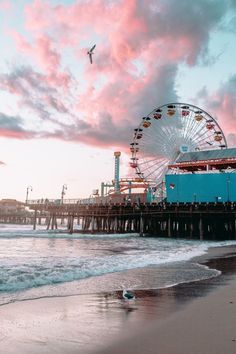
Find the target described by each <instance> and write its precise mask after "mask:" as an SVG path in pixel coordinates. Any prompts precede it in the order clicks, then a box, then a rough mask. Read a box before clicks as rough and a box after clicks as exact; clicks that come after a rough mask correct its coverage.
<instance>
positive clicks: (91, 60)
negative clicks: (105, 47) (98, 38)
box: [87, 44, 96, 64]
mask: <svg viewBox="0 0 236 354" xmlns="http://www.w3.org/2000/svg"><path fill="white" fill-rule="evenodd" d="M95 47H96V44H94V45H93V46H92V48H90V49H89V51H88V52H87V54H88V55H89V59H90V63H91V64H92V63H93V59H92V55H93V54H94V53H93V51H94V49H95Z"/></svg>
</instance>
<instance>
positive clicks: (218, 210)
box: [27, 199, 236, 239]
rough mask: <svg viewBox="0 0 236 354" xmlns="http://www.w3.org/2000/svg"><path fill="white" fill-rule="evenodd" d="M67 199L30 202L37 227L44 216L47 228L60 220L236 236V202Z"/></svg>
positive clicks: (83, 227) (111, 228)
mask: <svg viewBox="0 0 236 354" xmlns="http://www.w3.org/2000/svg"><path fill="white" fill-rule="evenodd" d="M78 201H79V200H75V199H72V200H71V199H68V200H65V201H63V204H61V203H56V202H55V200H51V201H50V200H48V201H47V202H42V201H40V202H35V201H34V202H33V203H31V201H29V202H28V204H27V206H28V207H29V209H30V210H32V211H34V228H36V224H37V222H39V220H40V222H41V220H42V219H44V222H45V224H46V227H47V229H57V228H60V227H59V221H60V220H61V224H62V221H63V222H65V221H66V223H67V229H68V232H70V233H73V232H74V224H75V222H77V224H79V225H80V228H79V230H80V232H87V233H127V232H135V233H137V232H138V233H139V234H140V235H155V236H160V237H161V236H167V237H186V238H198V239H199V238H200V239H236V203H151V204H148V203H130V202H128V201H127V202H125V203H111V202H108V201H107V200H106V203H104V204H103V203H99V204H95V203H94V204H90V203H80V202H78Z"/></svg>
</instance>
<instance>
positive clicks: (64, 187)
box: [61, 184, 67, 204]
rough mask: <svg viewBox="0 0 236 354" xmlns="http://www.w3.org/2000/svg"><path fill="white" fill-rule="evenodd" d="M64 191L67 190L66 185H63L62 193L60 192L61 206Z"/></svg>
mask: <svg viewBox="0 0 236 354" xmlns="http://www.w3.org/2000/svg"><path fill="white" fill-rule="evenodd" d="M66 190H67V185H66V184H63V186H62V191H61V204H63V200H64V195H65V194H66V192H65V191H66Z"/></svg>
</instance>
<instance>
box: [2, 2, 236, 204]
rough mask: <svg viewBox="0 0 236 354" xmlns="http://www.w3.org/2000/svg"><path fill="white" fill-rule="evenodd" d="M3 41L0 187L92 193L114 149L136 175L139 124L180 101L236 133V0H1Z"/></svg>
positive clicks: (19, 194) (109, 175)
mask: <svg viewBox="0 0 236 354" xmlns="http://www.w3.org/2000/svg"><path fill="white" fill-rule="evenodd" d="M94 44H96V48H95V50H94V55H93V64H90V62H89V58H88V55H87V51H88V49H89V48H90V47H91V46H92V45H94ZM0 53H1V55H0V152H1V154H0V183H1V186H0V199H2V198H14V199H18V200H22V201H24V200H25V197H26V190H27V187H29V186H31V187H32V191H30V195H29V198H30V199H37V198H60V194H61V190H62V186H63V185H64V184H66V185H67V190H66V195H65V198H81V197H88V196H89V195H91V194H92V191H93V190H94V189H97V188H100V185H101V182H110V181H111V180H112V179H113V178H114V156H113V154H114V151H121V169H120V175H121V177H127V176H131V171H130V169H129V164H128V162H129V158H130V153H129V144H130V142H131V141H132V136H133V129H134V128H135V127H137V126H138V125H139V123H140V120H141V119H142V117H143V116H144V115H147V114H148V113H149V112H151V111H152V110H153V109H154V108H155V107H158V106H159V105H163V104H166V103H169V102H185V103H189V104H193V105H196V106H199V107H201V108H202V109H204V110H205V111H207V112H208V113H209V114H210V115H211V116H213V117H214V118H215V119H217V121H218V123H219V124H220V126H221V128H222V129H223V131H224V133H225V135H226V138H227V141H228V144H229V146H235V145H236V65H235V54H236V0H196V1H189V0H0Z"/></svg>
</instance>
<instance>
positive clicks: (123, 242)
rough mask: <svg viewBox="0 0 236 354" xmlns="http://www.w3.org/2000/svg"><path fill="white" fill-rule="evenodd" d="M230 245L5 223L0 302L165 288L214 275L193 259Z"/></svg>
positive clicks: (0, 228) (0, 231)
mask: <svg viewBox="0 0 236 354" xmlns="http://www.w3.org/2000/svg"><path fill="white" fill-rule="evenodd" d="M226 245H236V241H224V242H212V241H211V242H210V241H204V242H203V241H195V240H185V239H169V238H168V239H167V238H158V237H140V236H139V235H138V234H122V235H120V234H112V235H105V234H102V235H94V234H93V235H92V234H91V235H90V234H86V235H84V234H80V233H75V234H73V235H69V234H67V233H62V232H56V231H50V232H49V231H46V230H45V226H44V227H41V228H40V229H38V230H36V231H33V230H32V225H27V226H19V225H0V305H3V304H8V303H11V302H15V301H22V300H27V299H37V298H43V297H55V296H58V297H60V296H69V295H82V294H95V293H99V292H111V293H112V292H115V291H118V290H122V289H123V288H126V289H130V290H131V289H132V290H144V289H161V288H165V287H170V286H173V285H175V284H179V283H185V282H191V281H196V280H202V279H207V278H211V277H215V276H217V275H219V274H220V273H219V271H218V270H215V269H209V268H208V267H206V266H203V265H200V264H197V263H195V262H194V261H192V262H191V259H193V258H194V257H196V256H200V255H202V254H204V253H206V252H207V250H208V249H209V248H210V247H217V246H219V247H220V246H226ZM150 270H151V272H150ZM147 274H148V276H147ZM150 274H151V276H150Z"/></svg>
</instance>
